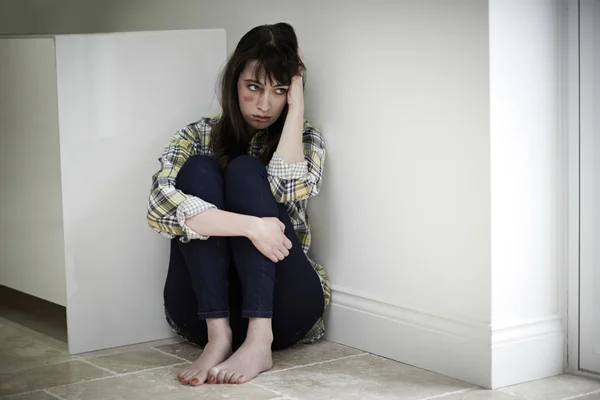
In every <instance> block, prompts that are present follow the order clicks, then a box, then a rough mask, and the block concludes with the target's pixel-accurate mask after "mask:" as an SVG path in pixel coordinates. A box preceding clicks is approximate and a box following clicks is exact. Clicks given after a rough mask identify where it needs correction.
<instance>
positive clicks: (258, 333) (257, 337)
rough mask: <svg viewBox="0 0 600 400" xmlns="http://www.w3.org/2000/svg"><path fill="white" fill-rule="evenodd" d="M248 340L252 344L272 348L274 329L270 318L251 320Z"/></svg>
mask: <svg viewBox="0 0 600 400" xmlns="http://www.w3.org/2000/svg"><path fill="white" fill-rule="evenodd" d="M246 339H247V340H248V341H250V342H252V343H260V344H264V345H268V346H270V345H271V344H272V343H273V328H272V327H271V319H270V318H251V319H250V321H249V323H248V333H247V335H246Z"/></svg>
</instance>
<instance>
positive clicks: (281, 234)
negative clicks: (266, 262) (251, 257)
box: [248, 217, 292, 263]
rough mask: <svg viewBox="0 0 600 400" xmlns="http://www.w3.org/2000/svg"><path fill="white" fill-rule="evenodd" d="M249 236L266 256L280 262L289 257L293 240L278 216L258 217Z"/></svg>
mask: <svg viewBox="0 0 600 400" xmlns="http://www.w3.org/2000/svg"><path fill="white" fill-rule="evenodd" d="M248 238H249V239H250V240H251V241H252V244H254V246H255V247H256V248H257V249H258V251H260V252H261V253H262V254H263V255H264V256H265V257H267V258H268V259H270V260H271V261H273V262H275V263H276V262H278V261H281V260H283V259H284V258H285V257H287V256H288V255H289V254H290V252H289V249H291V248H292V242H291V241H290V240H289V239H288V238H287V236H285V225H284V223H283V222H281V221H280V220H279V219H277V218H272V217H264V218H256V219H255V220H254V222H253V224H252V227H251V228H250V233H249V235H248Z"/></svg>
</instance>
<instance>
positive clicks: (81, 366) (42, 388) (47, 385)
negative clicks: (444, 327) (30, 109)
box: [0, 317, 600, 400]
mask: <svg viewBox="0 0 600 400" xmlns="http://www.w3.org/2000/svg"><path fill="white" fill-rule="evenodd" d="M199 353H200V349H198V348H196V347H194V346H191V345H189V344H187V343H185V342H182V341H180V340H178V339H168V340H163V341H158V342H152V343H143V344H139V345H134V346H128V347H123V348H117V349H110V350H104V351H100V352H94V353H89V354H82V355H77V356H69V355H68V354H67V346H66V343H65V342H64V341H62V340H59V339H57V338H56V335H54V336H52V335H45V334H42V333H40V332H38V331H36V330H33V329H31V328H30V327H26V326H24V325H21V324H18V323H16V322H14V321H12V320H9V319H7V318H3V317H0V399H3V400H4V399H10V400H56V399H63V400H100V399H107V400H119V399H127V400H150V399H161V400H186V399H194V400H197V399H234V400H235V399H240V400H254V399H256V400H259V399H261V400H262V399H270V400H283V399H288V400H291V399H310V400H312V399H314V400H318V399H327V400H333V399H344V400H348V399H361V400H362V399H406V400H410V399H414V400H425V399H443V400H485V399H491V400H567V399H568V400H571V399H581V400H595V399H597V400H600V381H596V380H592V379H588V378H583V377H580V376H574V375H562V376H557V377H554V378H550V379H545V380H541V381H535V382H530V383H526V384H523V385H518V386H514V387H507V388H504V389H502V390H498V391H488V390H482V389H479V388H476V387H474V386H473V385H469V384H467V383H464V382H460V381H457V380H455V379H451V378H448V377H444V376H441V375H437V374H434V373H431V372H428V371H423V370H420V369H417V368H413V367H411V366H408V365H404V364H401V363H397V362H394V361H390V360H386V359H383V358H380V357H376V356H373V355H371V354H367V353H364V352H362V351H358V350H355V349H352V348H349V347H345V346H340V345H338V344H335V343H331V342H328V341H320V342H318V343H316V344H313V345H305V346H298V347H296V348H292V349H288V350H285V351H282V352H278V353H276V354H275V355H274V363H275V367H274V368H273V370H271V371H269V372H267V373H264V374H262V375H261V376H259V377H258V378H256V379H255V380H253V381H252V382H250V383H247V384H244V385H204V386H201V387H195V388H193V387H189V386H183V385H181V384H180V383H179V382H178V381H177V380H176V377H175V376H176V373H177V371H178V370H179V369H180V368H181V367H182V366H184V365H185V364H187V363H189V362H190V361H191V360H194V359H195V358H196V357H197V356H198V354H199Z"/></svg>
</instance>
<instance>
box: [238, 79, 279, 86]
mask: <svg viewBox="0 0 600 400" xmlns="http://www.w3.org/2000/svg"><path fill="white" fill-rule="evenodd" d="M244 82H251V83H256V84H258V85H261V86H263V83H261V82H259V81H257V80H255V79H244ZM281 86H289V85H286V84H284V83H281V84H279V85H275V86H273V87H281Z"/></svg>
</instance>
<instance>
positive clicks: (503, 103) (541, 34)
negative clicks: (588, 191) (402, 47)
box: [490, 0, 565, 386]
mask: <svg viewBox="0 0 600 400" xmlns="http://www.w3.org/2000/svg"><path fill="white" fill-rule="evenodd" d="M563 6H564V3H563V2H562V1H557V0H554V1H548V0H528V1H526V2H523V1H521V0H490V120H491V125H490V137H491V182H492V183H491V193H492V213H491V215H492V329H493V336H492V345H493V352H492V359H493V367H492V368H493V382H494V385H500V386H502V385H505V384H510V383H512V382H513V381H514V380H515V379H524V377H525V376H526V378H527V379H536V378H539V377H541V376H547V375H551V374H553V373H560V372H561V371H562V357H563V337H562V326H561V319H560V318H561V317H560V307H559V290H558V288H559V281H558V277H559V273H560V268H561V267H562V265H561V264H560V263H561V257H562V255H563V253H562V251H563V249H564V247H563V243H562V242H561V240H564V239H565V237H564V236H561V235H560V231H561V229H562V228H564V226H563V225H561V222H563V223H564V221H563V219H562V216H561V212H563V209H562V208H561V207H562V205H561V203H560V201H559V200H560V198H561V190H564V187H563V186H562V185H563V182H562V181H561V176H562V171H561V169H560V167H561V162H562V161H563V159H562V155H561V151H563V150H564V149H560V148H559V143H560V141H561V136H560V134H561V131H560V127H561V125H560V123H561V119H560V118H561V117H560V115H561V112H562V111H561V110H560V109H559V105H560V103H561V98H560V94H561V92H560V90H561V86H560V85H561V80H562V76H561V71H560V69H559V66H560V64H561V63H560V59H559V56H560V55H561V53H560V51H561V50H560V44H561V41H560V37H559V28H558V24H559V18H561V17H562V16H563V14H562V12H563V11H564V9H563ZM517 342H519V343H518V344H517ZM517 346H521V347H522V348H523V350H522V351H518V350H517V349H516V347H517ZM525 349H527V350H526V351H525ZM542 364H543V365H544V367H543V368H540V366H541V365H542ZM515 366H518V367H515ZM517 377H518V378H517Z"/></svg>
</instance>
